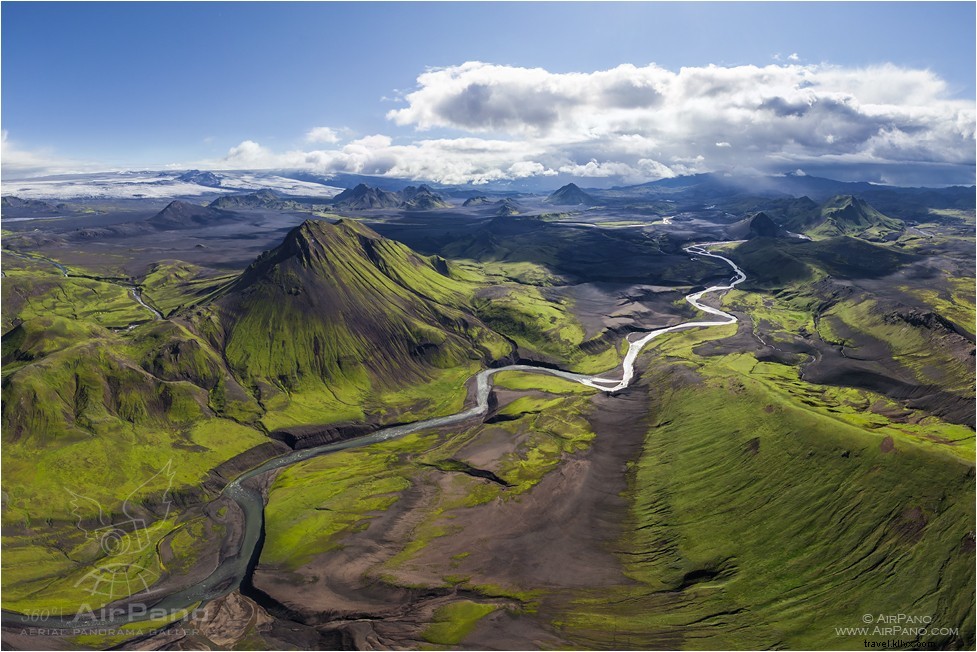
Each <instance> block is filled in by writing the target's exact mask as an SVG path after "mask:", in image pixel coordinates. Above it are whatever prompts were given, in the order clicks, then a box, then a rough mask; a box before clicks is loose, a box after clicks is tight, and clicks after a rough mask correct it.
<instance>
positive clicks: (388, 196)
mask: <svg viewBox="0 0 977 652" xmlns="http://www.w3.org/2000/svg"><path fill="white" fill-rule="evenodd" d="M332 205H333V206H334V207H335V208H340V209H345V210H353V211H358V210H367V209H371V208H401V209H404V210H416V211H428V210H434V209H437V208H448V207H449V206H450V204H449V203H448V202H446V201H445V200H444V198H443V197H441V195H438V194H436V193H435V192H434V191H432V190H431V188H430V187H428V186H426V185H421V186H420V187H415V186H407V187H406V188H404V189H403V190H401V191H393V192H390V191H386V190H382V189H380V188H372V187H370V186H368V185H366V184H365V183H361V184H359V185H357V186H356V187H355V188H348V189H346V190H344V191H343V192H341V193H339V194H338V195H336V196H335V197H334V198H333V200H332Z"/></svg>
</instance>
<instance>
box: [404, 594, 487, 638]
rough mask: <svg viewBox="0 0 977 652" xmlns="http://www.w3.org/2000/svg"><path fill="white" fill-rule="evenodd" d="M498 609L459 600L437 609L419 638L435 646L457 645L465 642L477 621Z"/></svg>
mask: <svg viewBox="0 0 977 652" xmlns="http://www.w3.org/2000/svg"><path fill="white" fill-rule="evenodd" d="M498 608H499V605H495V604H481V603H478V602H472V601H471V600H459V601H458V602H452V603H450V604H446V605H444V606H443V607H438V609H437V611H435V612H434V621H433V622H432V623H431V624H430V625H428V627H427V628H426V629H425V630H424V631H423V632H421V638H423V639H424V640H425V641H427V642H429V643H434V644H436V645H458V644H459V643H461V642H462V641H464V640H465V637H466V636H468V634H470V633H471V631H472V630H473V629H474V628H475V625H477V624H478V621H479V620H481V619H482V618H484V617H485V616H487V615H489V614H490V613H492V612H493V611H495V610H496V609H498Z"/></svg>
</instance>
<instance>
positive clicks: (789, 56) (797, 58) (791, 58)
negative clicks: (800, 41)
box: [787, 52, 801, 61]
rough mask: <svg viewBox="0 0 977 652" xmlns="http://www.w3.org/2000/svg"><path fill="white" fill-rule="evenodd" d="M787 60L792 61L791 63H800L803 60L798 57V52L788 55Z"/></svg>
mask: <svg viewBox="0 0 977 652" xmlns="http://www.w3.org/2000/svg"><path fill="white" fill-rule="evenodd" d="M787 58H788V59H790V60H791V61H800V60H801V58H800V57H799V56H798V55H797V53H796V52H791V53H790V54H788V55H787Z"/></svg>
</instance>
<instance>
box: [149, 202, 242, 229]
mask: <svg viewBox="0 0 977 652" xmlns="http://www.w3.org/2000/svg"><path fill="white" fill-rule="evenodd" d="M236 219H238V216H237V215H235V214H234V213H231V212H228V211H224V210H220V209H217V208H211V207H210V206H199V205H197V204H190V203H187V202H185V201H179V200H177V201H172V202H170V203H169V205H167V206H166V208H164V209H163V210H161V211H160V212H158V213H156V215H154V216H152V217H151V218H149V219H148V220H146V223H147V224H149V225H151V226H154V227H156V228H157V229H163V230H167V231H170V230H175V229H192V228H198V227H201V226H214V225H217V224H220V223H222V222H228V221H234V220H236Z"/></svg>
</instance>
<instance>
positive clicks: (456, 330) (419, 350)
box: [211, 219, 498, 386]
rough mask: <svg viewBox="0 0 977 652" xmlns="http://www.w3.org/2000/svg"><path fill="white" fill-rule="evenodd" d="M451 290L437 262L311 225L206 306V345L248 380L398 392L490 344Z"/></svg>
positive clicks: (351, 231)
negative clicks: (210, 341)
mask: <svg viewBox="0 0 977 652" xmlns="http://www.w3.org/2000/svg"><path fill="white" fill-rule="evenodd" d="M460 287H461V286H460V285H459V284H458V282H457V281H454V280H452V279H451V278H450V276H449V270H448V268H447V264H446V263H445V261H443V260H437V259H434V260H432V259H430V258H427V257H425V256H421V255H419V254H417V253H415V252H414V251H413V250H411V249H410V248H408V247H407V246H406V245H403V244H401V243H399V242H396V241H394V240H388V239H386V238H384V237H382V236H380V235H378V234H377V233H376V232H374V231H373V230H371V229H369V228H367V227H365V226H363V225H362V224H359V223H357V222H356V221H354V220H349V219H343V220H339V221H338V222H336V223H331V222H326V221H315V220H310V221H306V222H304V223H303V224H301V225H300V226H298V227H296V228H294V229H292V230H291V231H289V233H288V235H287V236H286V237H285V239H284V241H283V242H282V244H281V245H279V246H278V247H276V248H275V249H272V250H271V251H268V252H266V253H264V254H262V255H261V256H260V257H259V258H258V259H257V260H255V261H254V262H253V263H252V264H251V265H250V266H249V267H248V268H247V269H246V270H245V271H244V272H243V273H242V274H241V275H240V276H239V277H238V278H237V279H236V280H235V281H233V282H232V283H231V284H230V285H228V286H227V287H226V288H225V289H224V290H223V291H221V293H220V294H219V295H218V296H216V297H215V298H214V299H213V300H212V302H211V309H212V310H213V311H215V316H216V318H217V320H218V321H219V323H221V324H222V329H221V330H222V332H223V333H224V334H223V335H222V336H219V337H218V338H215V339H220V340H222V341H221V342H219V344H221V345H222V346H223V347H224V349H225V352H226V355H227V358H228V360H229V361H230V363H231V365H232V366H233V367H234V368H235V369H237V370H240V371H241V372H242V374H243V375H245V376H247V377H249V378H250V379H252V380H254V381H259V380H260V381H261V382H275V383H285V384H286V385H292V384H296V383H299V384H300V383H303V382H305V381H307V380H314V379H316V378H318V379H319V380H321V381H326V382H340V381H339V380H338V379H342V378H345V379H347V380H348V381H350V382H353V381H354V380H355V382H357V383H361V384H362V382H367V386H369V385H370V384H375V385H376V386H395V385H401V384H403V383H405V382H409V380H411V379H414V380H417V379H420V378H424V377H426V376H427V375H428V374H431V373H433V372H434V369H435V368H436V367H448V366H452V365H458V364H469V363H470V361H471V360H472V359H477V358H479V357H482V356H483V355H485V354H484V352H483V349H482V347H481V346H480V345H479V342H480V341H481V340H482V339H483V338H485V337H495V338H496V339H498V338H497V336H495V335H494V334H492V333H490V332H489V331H488V329H487V328H486V327H485V326H484V324H481V322H479V321H478V319H477V318H475V317H474V316H472V315H471V314H470V313H468V312H467V309H466V308H465V307H464V306H465V301H466V297H465V295H464V294H463V293H462V292H461V291H460ZM379 351H382V352H383V355H377V352H379ZM364 371H366V372H367V373H368V374H369V377H370V378H371V379H372V380H370V381H365V377H364V376H363V373H364ZM262 379H264V380H262ZM282 379H286V380H282ZM356 379H358V380H356Z"/></svg>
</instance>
